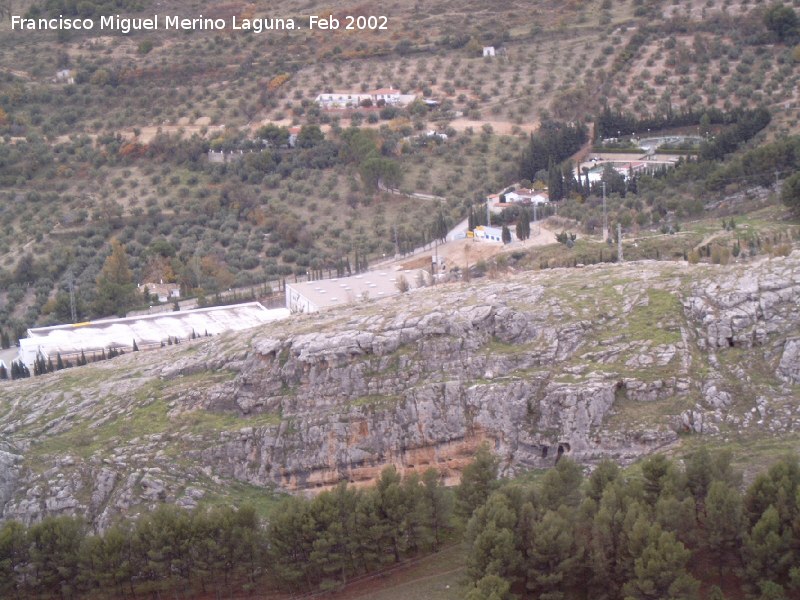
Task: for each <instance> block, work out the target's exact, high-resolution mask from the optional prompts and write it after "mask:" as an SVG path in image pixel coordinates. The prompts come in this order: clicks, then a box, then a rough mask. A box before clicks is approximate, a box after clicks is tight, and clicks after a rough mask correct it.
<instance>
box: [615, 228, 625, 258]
mask: <svg viewBox="0 0 800 600" xmlns="http://www.w3.org/2000/svg"><path fill="white" fill-rule="evenodd" d="M624 260H625V258H624V257H623V256H622V225H620V224H619V223H617V262H622V261H624Z"/></svg>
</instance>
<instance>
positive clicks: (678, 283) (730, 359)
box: [0, 253, 800, 528]
mask: <svg viewBox="0 0 800 600" xmlns="http://www.w3.org/2000/svg"><path fill="white" fill-rule="evenodd" d="M798 292H800V256H799V255H798V253H795V254H793V255H791V256H790V257H787V258H781V259H774V260H762V261H759V262H753V263H749V264H744V265H737V266H732V267H731V266H728V267H712V266H708V265H705V266H703V265H697V266H689V265H686V264H677V263H656V262H641V263H631V264H627V265H619V266H597V267H589V268H586V269H581V270H552V271H545V272H531V273H523V274H519V275H513V276H507V277H505V278H503V279H497V280H486V281H477V282H472V283H471V284H469V285H467V284H452V285H445V286H440V287H437V288H435V289H428V290H418V291H414V292H411V293H407V294H404V295H402V296H401V297H399V298H397V299H394V300H391V301H382V302H369V303H364V304H360V305H358V306H354V307H348V308H346V309H343V310H340V311H333V312H330V313H325V314H321V315H305V316H300V317H297V318H294V319H292V320H290V321H288V322H284V323H280V324H277V325H272V326H269V327H265V328H263V329H259V330H252V331H249V332H245V333H243V334H239V335H237V336H220V337H218V338H213V339H211V340H200V341H195V342H191V343H183V344H180V345H179V346H175V347H171V348H168V349H165V350H163V351H156V352H149V353H144V352H140V353H136V354H132V355H126V356H123V357H120V358H118V359H115V360H112V361H107V362H105V363H100V364H97V365H91V366H88V367H84V368H80V369H72V370H68V371H63V372H60V373H56V374H53V375H48V376H44V377H41V378H36V379H33V380H30V381H23V382H14V383H10V384H8V385H4V386H0V432H1V433H2V438H0V439H2V443H0V510H1V511H2V516H3V517H4V518H18V519H21V520H23V521H26V522H30V521H34V520H37V519H40V518H41V517H42V516H44V515H48V514H85V515H87V516H88V517H89V518H90V519H91V520H92V521H93V523H94V524H95V525H96V526H97V527H98V528H103V527H105V526H107V525H108V524H109V523H110V522H111V520H112V519H113V518H114V516H115V515H117V514H119V513H129V512H131V511H136V510H140V509H141V508H143V507H149V506H152V505H154V504H156V503H158V502H174V503H177V504H179V505H181V506H186V507H194V506H197V505H199V504H202V503H203V502H206V501H213V500H214V499H215V498H220V497H233V496H235V495H236V494H237V493H238V492H239V491H241V490H246V489H250V488H249V487H248V486H259V487H270V488H273V487H274V488H279V489H282V490H288V491H315V490H321V489H326V488H328V487H330V486H333V485H335V484H337V483H338V482H340V481H350V482H353V483H356V484H365V483H369V482H371V481H372V480H373V479H374V478H375V477H376V476H377V475H378V474H379V473H380V470H381V469H382V468H383V467H384V466H385V465H386V464H389V463H392V464H395V465H396V466H397V467H398V468H399V469H400V470H401V471H404V472H410V471H413V470H423V469H426V468H428V467H434V468H436V469H438V470H440V472H441V473H442V475H443V477H445V479H446V480H447V481H449V482H451V483H455V482H457V481H458V479H459V476H460V471H461V469H462V468H463V467H464V466H465V465H466V464H468V463H469V461H470V460H471V458H472V456H473V454H474V451H475V448H476V447H477V445H478V444H480V443H481V442H482V441H484V440H486V441H488V442H489V443H490V444H491V445H492V447H493V448H494V450H495V451H496V452H497V454H498V455H499V456H500V458H501V461H502V468H503V470H504V472H505V473H507V474H513V473H515V472H518V471H520V470H523V469H527V468H532V467H548V466H552V465H553V464H554V463H555V461H556V460H557V459H558V458H559V457H560V456H564V455H568V456H571V457H572V458H574V459H575V460H578V461H581V462H585V463H592V462H595V461H598V460H600V459H602V458H606V457H609V458H614V459H616V460H618V461H620V462H629V461H632V460H634V459H636V458H638V457H640V456H642V455H644V454H647V453H650V452H653V451H656V450H657V449H659V448H663V447H665V446H668V445H671V444H676V443H679V440H680V437H679V436H680V435H681V434H691V435H725V434H726V432H730V431H732V430H734V429H735V430H737V431H739V432H743V431H745V432H746V431H747V430H750V429H752V430H754V431H755V430H757V431H760V432H768V433H769V434H774V435H781V434H783V433H786V432H792V431H796V430H797V429H800V413H799V412H798V410H800V409H799V408H798V404H799V403H798V387H797V385H798V383H800V305H799V304H798V301H797V298H798V297H800V294H798Z"/></svg>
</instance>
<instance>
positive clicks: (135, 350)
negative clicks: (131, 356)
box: [133, 340, 139, 352]
mask: <svg viewBox="0 0 800 600" xmlns="http://www.w3.org/2000/svg"><path fill="white" fill-rule="evenodd" d="M133 351H134V352H138V351H139V346H137V345H136V340H133Z"/></svg>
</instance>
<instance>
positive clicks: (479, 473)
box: [456, 442, 499, 521]
mask: <svg viewBox="0 0 800 600" xmlns="http://www.w3.org/2000/svg"><path fill="white" fill-rule="evenodd" d="M498 464H499V463H498V460H497V458H496V457H495V456H494V455H493V454H492V452H491V450H489V444H488V443H486V442H484V443H482V444H481V445H480V446H479V447H478V450H477V452H476V453H475V460H474V461H472V463H470V464H469V465H467V466H466V467H465V468H464V470H463V471H462V472H461V483H460V484H459V486H458V487H457V488H456V512H457V513H458V515H459V516H461V518H462V519H464V520H465V521H466V520H468V519H469V518H470V516H471V515H472V512H473V511H474V510H475V509H476V508H478V507H479V506H481V505H482V504H483V503H484V502H486V499H487V498H488V497H489V494H491V492H492V490H493V489H495V488H496V487H497V471H498Z"/></svg>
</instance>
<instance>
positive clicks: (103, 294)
mask: <svg viewBox="0 0 800 600" xmlns="http://www.w3.org/2000/svg"><path fill="white" fill-rule="evenodd" d="M136 295H137V294H136V286H135V285H134V284H133V276H132V274H131V270H130V268H129V267H128V257H127V255H126V254H125V247H124V246H123V245H122V244H121V243H120V242H119V241H118V240H116V239H115V240H112V242H111V254H110V255H109V256H108V258H106V261H105V263H104V264H103V269H102V271H101V272H100V275H99V276H98V277H97V294H96V296H97V297H96V300H95V304H94V310H95V312H96V313H98V314H100V315H111V314H116V315H119V316H123V317H124V316H125V312H126V311H127V310H128V309H129V308H130V307H131V306H135V305H136V303H137V299H136Z"/></svg>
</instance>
